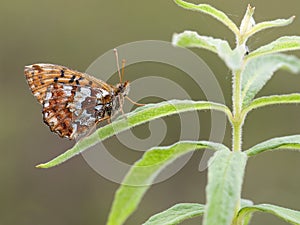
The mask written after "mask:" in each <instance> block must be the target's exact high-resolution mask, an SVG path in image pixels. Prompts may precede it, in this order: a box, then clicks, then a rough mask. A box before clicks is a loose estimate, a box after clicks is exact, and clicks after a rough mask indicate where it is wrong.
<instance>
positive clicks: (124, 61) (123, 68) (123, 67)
mask: <svg viewBox="0 0 300 225" xmlns="http://www.w3.org/2000/svg"><path fill="white" fill-rule="evenodd" d="M125 64H126V60H125V59H123V60H122V73H121V80H120V82H122V80H123V79H124V71H125Z"/></svg>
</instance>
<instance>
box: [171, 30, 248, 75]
mask: <svg viewBox="0 0 300 225" xmlns="http://www.w3.org/2000/svg"><path fill="white" fill-rule="evenodd" d="M172 44H173V45H175V46H179V47H185V48H191V47H197V48H204V49H207V50H209V51H212V52H214V53H217V54H218V55H219V57H220V58H221V59H223V60H224V62H225V63H226V65H227V66H228V67H229V68H231V69H232V70H236V69H238V68H240V67H241V64H242V62H243V57H244V54H245V51H246V50H245V48H244V46H239V47H238V48H236V49H234V50H232V49H231V48H230V46H229V44H228V42H227V41H224V40H221V39H216V38H212V37H207V36H201V35H199V34H198V33H197V32H194V31H184V32H183V33H180V34H174V35H173V38H172Z"/></svg>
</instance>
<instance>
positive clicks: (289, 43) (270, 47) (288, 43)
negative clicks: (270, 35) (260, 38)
mask: <svg viewBox="0 0 300 225" xmlns="http://www.w3.org/2000/svg"><path fill="white" fill-rule="evenodd" d="M299 49H300V37H299V36H285V37H281V38H278V39H277V40H275V41H273V42H271V43H269V44H267V45H264V46H262V47H260V48H258V49H256V50H255V51H253V52H251V53H250V54H249V55H248V56H247V57H246V59H250V58H253V57H257V56H260V55H266V54H273V53H279V52H286V51H294V50H299Z"/></svg>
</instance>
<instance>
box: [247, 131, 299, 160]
mask: <svg viewBox="0 0 300 225" xmlns="http://www.w3.org/2000/svg"><path fill="white" fill-rule="evenodd" d="M279 149H297V150H300V135H291V136H285V137H277V138H272V139H269V140H267V141H264V142H262V143H259V144H257V145H255V146H253V147H251V148H250V149H248V150H247V151H245V153H246V154H247V155H248V156H254V155H257V154H259V153H262V152H265V151H272V150H279Z"/></svg>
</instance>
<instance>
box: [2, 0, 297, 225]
mask: <svg viewBox="0 0 300 225" xmlns="http://www.w3.org/2000/svg"><path fill="white" fill-rule="evenodd" d="M193 2H194V3H209V4H212V5H213V6H215V7H216V8H218V9H220V10H222V11H224V12H226V13H227V14H228V15H229V17H230V18H231V19H232V20H233V21H235V22H236V23H238V24H239V22H240V21H241V18H242V16H243V15H244V12H245V10H246V7H247V4H248V3H250V4H251V5H252V6H255V7H256V12H255V19H256V21H257V22H259V21H264V20H270V19H276V18H288V17H290V16H292V15H296V16H297V17H296V19H295V21H294V23H293V24H292V25H290V26H288V27H284V28H278V29H272V30H267V31H265V32H261V33H259V34H257V35H256V36H255V37H253V38H252V39H251V40H250V41H249V43H248V45H249V48H250V51H251V50H253V49H255V48H257V47H258V46H260V45H262V44H266V43H268V42H270V41H272V40H274V39H276V38H278V37H280V36H281V35H300V30H299V27H300V10H299V9H300V2H299V1H297V0H286V1H284V4H283V3H282V2H281V1H258V0H257V1H250V2H247V1H233V0H228V1H226V4H224V2H223V1H209V0H207V1H205V2H204V1H193ZM0 26H1V41H0V76H1V82H0V99H1V106H0V108H1V110H0V121H1V123H0V124H1V129H0V147H1V148H0V149H1V157H0V179H1V186H0V225H2V224H3V225H4V224H21V225H29V224H30V225H31V224H43V225H50V224H51V225H52V224H58V225H59V224H64V225H66V224H72V225H82V224H89V225H92V224H105V221H106V219H107V216H108V213H109V209H110V206H111V203H112V201H113V197H114V193H115V191H116V190H117V188H118V187H119V184H116V183H114V182H111V181H109V180H106V179H105V178H103V177H101V176H99V175H98V174H97V173H95V172H94V170H93V169H91V168H90V167H89V166H88V164H87V163H86V162H85V161H84V159H83V158H82V156H80V155H79V156H77V157H75V158H73V159H71V160H69V161H67V162H66V163H64V164H62V165H60V166H58V167H55V168H52V169H47V170H43V169H36V168H35V167H34V166H35V165H36V164H38V163H40V162H44V161H47V160H49V159H51V158H53V157H55V156H57V155H58V154H60V153H62V152H64V151H65V150H67V149H68V148H70V147H72V146H73V145H74V142H71V141H68V140H65V139H61V138H59V137H58V136H57V135H55V134H53V133H51V132H50V131H49V128H48V127H46V125H44V124H43V121H42V114H41V106H40V105H39V104H38V103H37V102H36V100H35V99H34V97H33V96H32V94H31V92H30V90H29V88H28V85H27V83H26V81H25V78H24V75H23V69H24V66H25V65H28V64H32V63H36V62H50V63H56V64H61V65H65V66H68V67H70V68H74V69H77V70H79V71H85V70H86V68H87V67H88V66H89V65H90V64H91V63H92V62H93V61H94V60H95V59H96V58H97V57H98V56H100V55H102V54H103V53H105V52H106V51H108V50H111V49H113V48H115V47H117V46H119V45H122V44H125V43H128V42H133V41H139V40H163V41H170V40H171V37H172V34H173V33H174V32H182V31H184V30H186V29H189V30H196V31H198V32H199V33H200V34H203V35H209V36H214V37H218V38H222V39H228V40H230V43H231V44H232V46H233V44H234V40H233V35H232V33H231V32H230V31H228V30H227V28H226V27H225V26H223V25H222V24H220V23H219V22H217V21H215V20H214V19H212V18H210V17H208V16H206V15H202V14H199V13H196V12H191V11H187V10H184V9H182V8H179V7H178V6H176V5H175V3H173V1H172V0H169V1H161V0H153V1H138V0H130V1H95V0H85V1H70V0H66V1H57V0H52V1H37V0H27V1H1V3H0ZM193 51H194V52H195V53H196V54H198V55H199V56H200V57H201V58H202V59H203V60H204V61H205V62H206V63H207V64H208V66H209V67H210V68H211V70H212V71H213V72H214V74H215V75H216V77H217V79H218V81H219V83H220V86H221V87H222V91H223V93H224V96H225V101H226V104H228V105H231V97H230V95H231V89H230V88H231V75H230V71H228V69H227V68H226V67H225V65H224V63H223V62H222V61H221V60H219V59H218V57H217V56H216V55H214V54H212V53H210V52H208V51H205V50H193ZM295 54H296V55H298V56H300V54H299V52H298V53H295ZM99 74H101V71H99ZM153 74H155V75H161V76H165V77H167V78H168V79H173V80H174V81H175V82H177V83H178V84H179V85H181V86H184V87H186V89H187V91H188V92H189V94H190V96H192V98H193V99H195V100H199V99H205V96H204V95H203V93H202V92H201V90H197V88H195V89H194V88H189V87H193V86H192V85H193V84H192V83H191V84H190V83H189V82H192V81H191V80H190V79H188V77H187V78H185V74H184V73H183V72H182V71H179V70H176V69H174V68H172V67H170V66H167V65H163V64H158V63H141V64H137V65H131V66H129V67H127V68H126V75H125V76H126V79H128V80H131V81H133V80H135V79H137V78H138V77H141V76H145V77H146V76H150V75H153ZM100 76H101V75H100ZM117 81H118V80H117V76H116V79H115V80H112V81H111V82H112V83H115V82H117ZM299 84H300V76H299V75H291V74H289V73H287V72H282V71H280V72H277V73H276V75H275V76H274V78H273V79H272V80H271V81H270V82H269V83H268V84H267V86H266V87H265V88H264V89H263V90H262V91H261V92H260V93H259V95H260V96H262V95H269V94H275V93H291V92H299V91H300V85H299ZM190 85H191V86H190ZM170 91H171V90H170ZM141 101H143V102H145V103H146V102H150V101H159V100H157V99H142V100H141ZM299 115H300V107H299V106H298V105H293V106H280V107H269V108H264V109H259V110H256V111H254V112H252V113H251V114H250V115H249V117H248V119H247V121H246V124H245V126H244V148H247V147H250V146H252V145H254V144H256V143H258V142H261V141H263V140H266V139H268V138H271V137H275V136H282V135H291V134H299V133H300V119H299ZM199 118H200V120H201V134H200V137H199V139H205V138H207V137H208V136H209V132H210V125H211V124H210V114H209V113H208V112H203V113H199ZM177 119H178V118H177V117H176V116H174V118H168V119H167V122H166V123H167V124H168V125H170V129H169V128H168V134H167V136H166V137H165V138H164V140H163V142H162V143H161V145H168V144H172V143H174V142H175V141H176V138H177V137H178V134H177V133H176V129H175V130H173V131H172V126H173V127H174V126H175V127H176V126H177V123H176V121H178V120H177ZM174 121H175V122H174ZM136 130H137V131H136V133H137V134H139V135H140V136H139V138H145V137H147V135H151V134H150V132H149V129H148V126H147V124H145V125H143V126H140V127H138V128H136ZM117 142H118V141H117V140H116V139H115V138H111V139H109V140H107V143H106V144H107V145H111V149H112V151H113V154H115V155H116V157H119V158H120V160H123V161H126V162H133V161H135V160H136V159H138V158H139V157H140V156H141V153H140V152H135V151H132V150H130V149H127V148H122V146H121V145H119V144H118V143H117ZM224 143H225V144H226V145H228V146H230V144H231V143H230V129H229V127H228V126H227V132H226V135H225V139H224ZM145 150H146V149H145ZM201 156H202V153H200V152H197V153H195V154H194V155H193V157H192V158H191V160H190V161H189V162H188V163H187V164H186V166H185V167H184V168H183V169H181V170H180V171H179V172H178V173H177V174H176V175H175V176H172V177H171V178H170V179H168V180H167V181H164V182H162V183H159V184H155V185H153V186H152V187H151V189H150V190H149V191H148V192H147V194H146V196H145V197H144V199H143V201H142V202H141V204H140V207H139V208H138V210H137V211H136V212H135V213H134V214H133V215H132V216H131V217H130V218H129V220H128V221H127V224H141V223H142V222H144V221H145V220H146V219H147V218H149V217H150V216H151V215H153V214H155V213H157V212H159V211H161V210H163V209H166V208H168V207H170V206H172V205H173V204H175V203H178V202H199V203H204V202H205V185H206V182H207V180H206V172H207V171H203V172H199V171H198V166H199V161H200V159H201ZM299 160H300V155H299V152H298V153H297V152H295V151H280V152H273V153H265V154H261V155H259V156H256V157H255V158H251V159H250V160H249V162H248V166H247V170H246V176H245V181H244V185H243V198H247V199H251V200H252V201H254V202H255V203H273V204H278V205H281V206H285V207H288V208H292V209H297V210H300V204H299V202H300V193H299V190H300V182H299V180H300V179H299V178H300V177H299V169H300V163H299ZM200 220H201V219H200V218H196V219H192V220H188V221H186V222H184V223H183V224H192V225H193V224H199V221H200ZM251 224H273V225H283V224H286V223H285V222H283V221H281V220H279V219H277V218H276V217H274V216H271V215H268V214H261V213H256V214H255V215H254V218H253V220H252V223H251Z"/></svg>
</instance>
